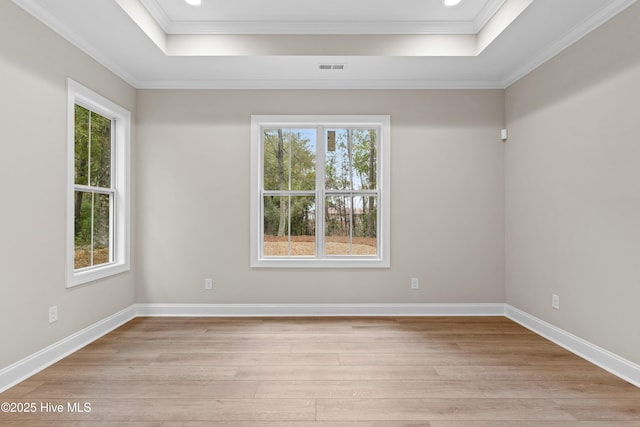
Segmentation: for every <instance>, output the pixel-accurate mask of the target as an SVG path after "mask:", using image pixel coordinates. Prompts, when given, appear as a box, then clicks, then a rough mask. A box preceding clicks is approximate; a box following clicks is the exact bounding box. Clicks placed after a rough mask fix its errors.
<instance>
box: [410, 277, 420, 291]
mask: <svg viewBox="0 0 640 427" xmlns="http://www.w3.org/2000/svg"><path fill="white" fill-rule="evenodd" d="M411 289H420V280H418V278H417V277H412V278H411Z"/></svg>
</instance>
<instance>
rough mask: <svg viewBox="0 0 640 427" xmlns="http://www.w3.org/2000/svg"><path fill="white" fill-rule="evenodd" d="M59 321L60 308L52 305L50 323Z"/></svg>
mask: <svg viewBox="0 0 640 427" xmlns="http://www.w3.org/2000/svg"><path fill="white" fill-rule="evenodd" d="M57 321H58V306H57V305H52V306H51V307H49V323H53V322H57Z"/></svg>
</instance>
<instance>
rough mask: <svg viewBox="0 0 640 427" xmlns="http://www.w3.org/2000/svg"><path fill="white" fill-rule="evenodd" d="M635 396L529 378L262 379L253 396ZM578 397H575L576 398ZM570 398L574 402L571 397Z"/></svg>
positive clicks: (600, 386)
mask: <svg viewBox="0 0 640 427" xmlns="http://www.w3.org/2000/svg"><path fill="white" fill-rule="evenodd" d="M624 390H627V392H628V393H629V394H630V395H635V396H638V393H637V389H636V387H634V386H633V385H631V384H628V383H624V382H623V383H617V382H612V383H584V382H567V381H564V382H562V381H533V382H531V383H529V384H527V387H522V382H521V381H485V380H481V381H478V382H472V381H443V380H420V381H417V380H404V381H400V380H386V381H380V380H376V381H358V380H354V381H263V382H260V383H259V384H258V387H257V390H256V394H255V397H257V398H263V397H264V398H294V397H300V398H395V399H401V398H447V399H476V398H485V399H487V398H488V399H509V398H517V399H553V398H559V399H601V400H604V401H606V400H607V399H618V398H620V396H621V395H622V394H621V392H623V391H624ZM576 401H579V400H576ZM571 402H574V401H573V400H572V401H571Z"/></svg>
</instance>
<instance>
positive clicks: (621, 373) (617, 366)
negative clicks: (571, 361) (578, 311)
mask: <svg viewBox="0 0 640 427" xmlns="http://www.w3.org/2000/svg"><path fill="white" fill-rule="evenodd" d="M504 308H505V316H506V317H508V318H509V319H511V320H513V321H514V322H516V323H519V324H521V325H522V326H524V327H525V328H527V329H530V330H531V331H533V332H535V333H536V334H538V335H540V336H543V337H545V338H546V339H548V340H550V341H552V342H554V343H556V344H558V345H559V346H560V347H563V348H565V349H567V350H569V351H570V352H572V353H574V354H575V355H577V356H580V357H582V358H583V359H585V360H587V361H589V362H591V363H593V364H594V365H596V366H599V367H601V368H602V369H604V370H606V371H609V372H610V373H612V374H613V375H615V376H617V377H619V378H622V379H623V380H625V381H627V382H630V383H631V384H633V385H635V386H636V387H640V365H637V364H635V363H633V362H631V361H629V360H626V359H624V358H622V357H620V356H618V355H616V354H614V353H611V352H610V351H608V350H605V349H604V348H601V347H598V346H597V345H595V344H592V343H590V342H588V341H586V340H583V339H582V338H580V337H577V336H575V335H573V334H571V333H569V332H567V331H565V330H563V329H560V328H558V327H556V326H553V325H552V324H550V323H547V322H545V321H544V320H541V319H538V318H537V317H535V316H532V315H530V314H529V313H526V312H524V311H522V310H519V309H517V308H515V307H512V306H510V305H509V304H505V306H504Z"/></svg>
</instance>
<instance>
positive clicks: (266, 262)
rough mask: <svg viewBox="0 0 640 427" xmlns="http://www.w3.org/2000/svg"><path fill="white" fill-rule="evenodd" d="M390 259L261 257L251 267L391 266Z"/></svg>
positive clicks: (338, 267)
mask: <svg viewBox="0 0 640 427" xmlns="http://www.w3.org/2000/svg"><path fill="white" fill-rule="evenodd" d="M389 267H390V263H389V260H388V259H387V260H385V259H380V258H349V259H346V258H336V259H315V258H300V259H291V258H287V259H277V258H259V259H254V260H252V261H251V268H308V269H313V268H319V269H325V268H332V269H340V268H389Z"/></svg>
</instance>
